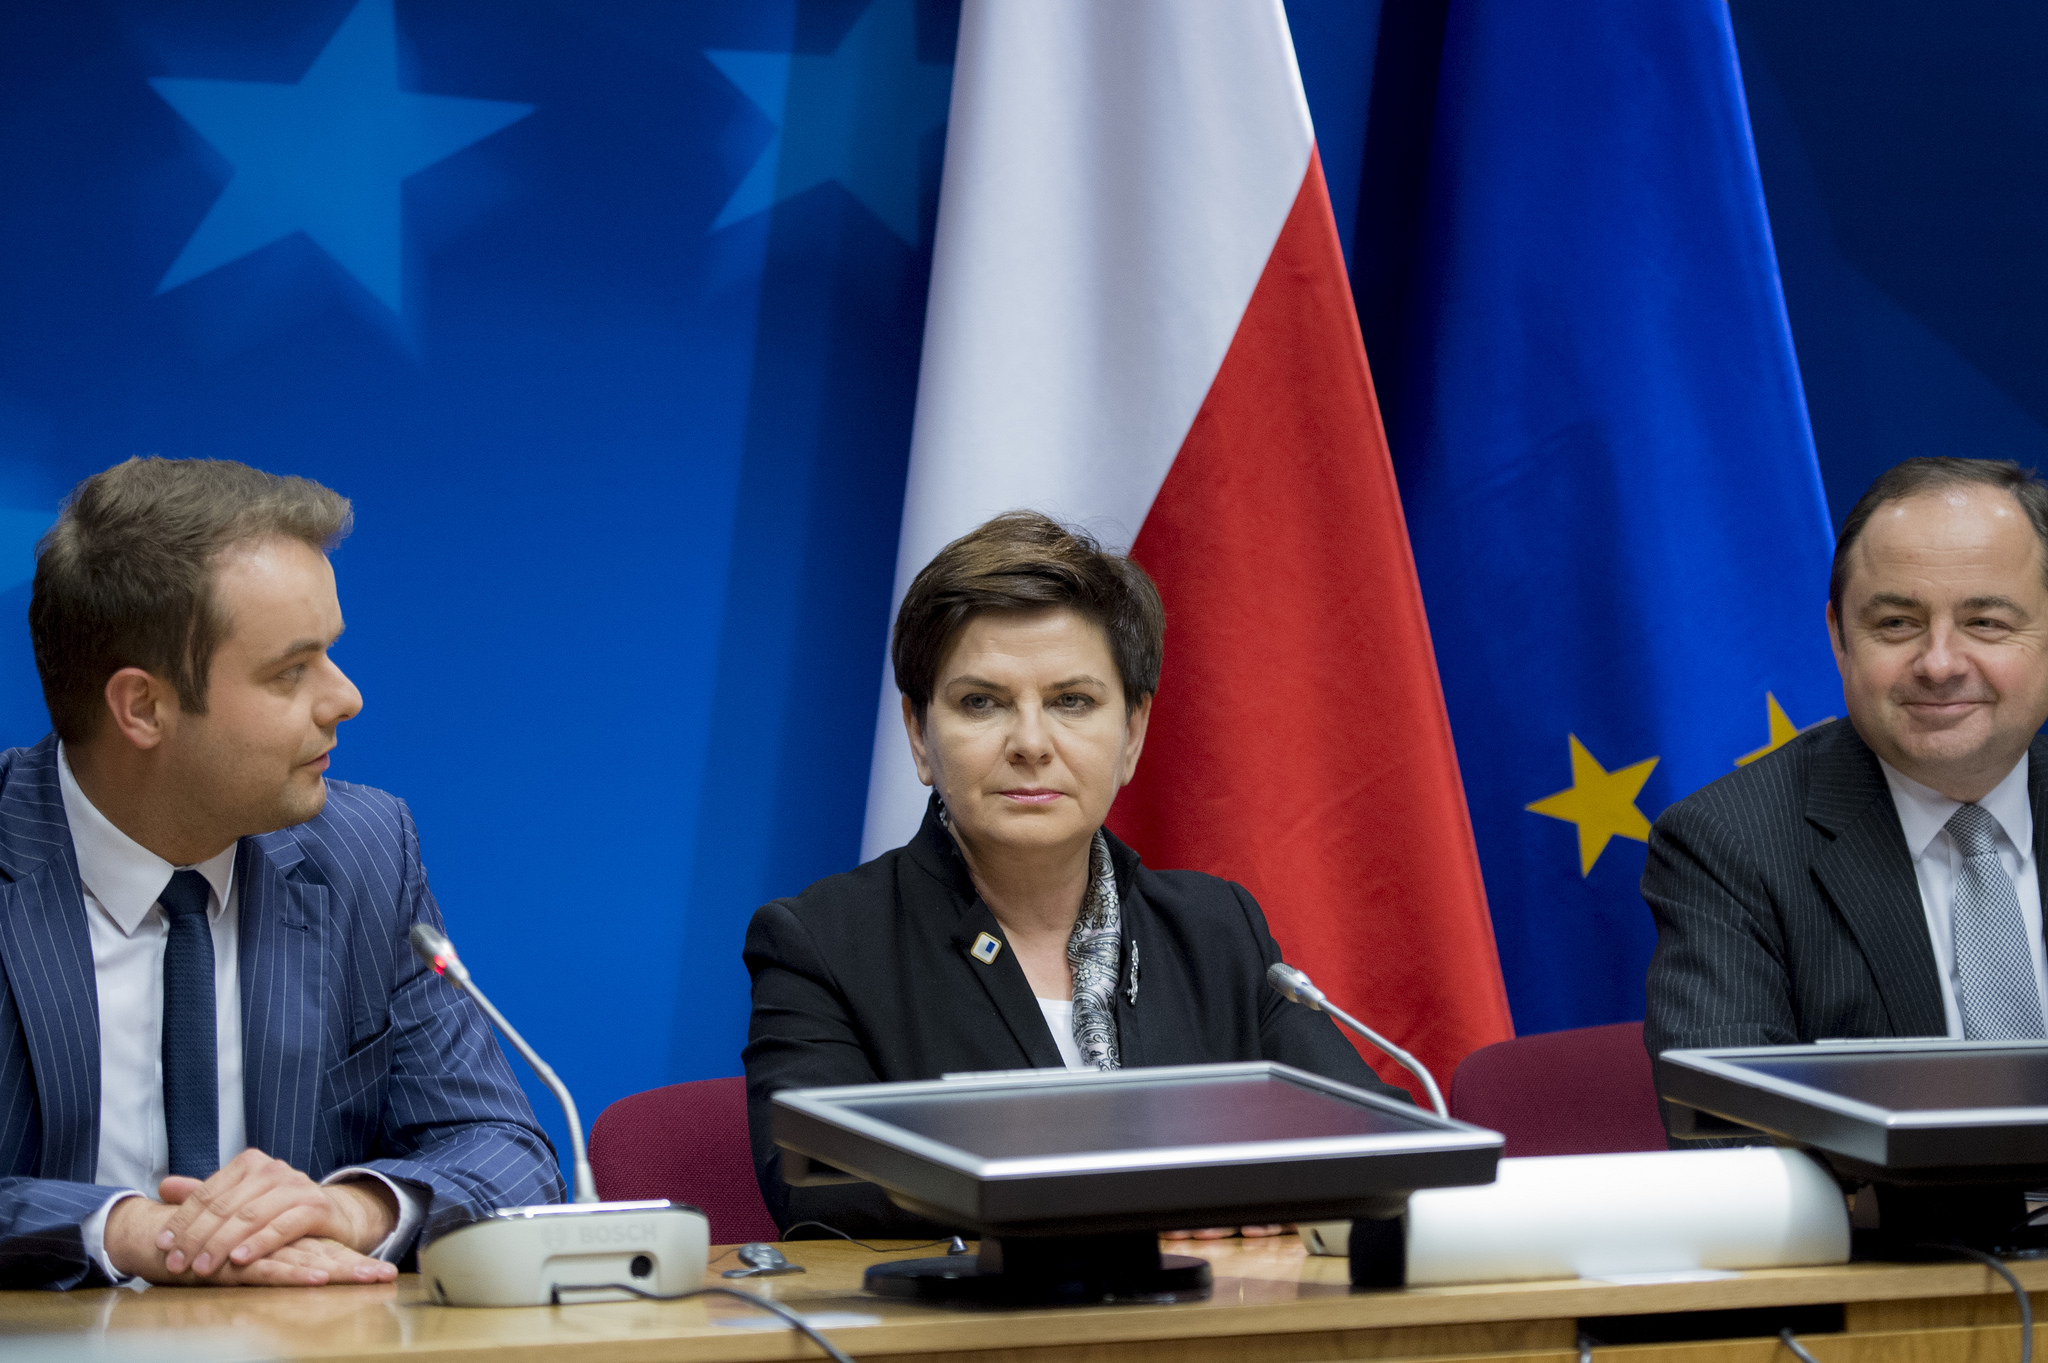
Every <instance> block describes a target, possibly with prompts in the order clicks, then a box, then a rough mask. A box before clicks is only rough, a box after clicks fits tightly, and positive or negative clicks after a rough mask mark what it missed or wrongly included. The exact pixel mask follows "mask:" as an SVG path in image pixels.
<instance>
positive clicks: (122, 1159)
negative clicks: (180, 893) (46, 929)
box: [57, 744, 424, 1281]
mask: <svg viewBox="0 0 2048 1363" xmlns="http://www.w3.org/2000/svg"><path fill="white" fill-rule="evenodd" d="M57 785H58V789H59V790H60V791H61V792H62V794H63V799H64V818H65V821H66V822H67V823H68V824H69V825H70V828H71V848H72V851H73V852H74V853H75V854H76V856H77V858H78V878H79V879H80V880H81V881H82V882H84V887H85V918H86V925H87V928H88V931H89V934H90V937H91V939H92V965H93V983H94V986H95V993H96V994H97V997H98V1003H99V1022H100V1143H99V1152H98V1164H97V1166H96V1168H95V1170H94V1175H93V1182H95V1183H98V1184H101V1185H103V1186H106V1187H113V1188H120V1189H122V1190H123V1191H121V1192H119V1193H116V1194H115V1195H114V1196H112V1197H110V1198H108V1199H107V1201H106V1202H105V1203H103V1204H102V1205H101V1206H100V1208H99V1210H98V1211H96V1212H95V1213H93V1215H92V1216H90V1217H88V1218H87V1219H86V1221H85V1222H84V1224H83V1227H82V1230H83V1232H84V1238H85V1249H86V1252H87V1253H89V1254H90V1255H92V1256H93V1258H95V1259H97V1260H98V1261H99V1264H100V1267H101V1268H102V1269H103V1270H105V1272H106V1273H107V1274H108V1276H110V1277H112V1278H114V1279H115V1280H116V1281H119V1280H121V1274H120V1273H118V1272H116V1271H115V1268H114V1265H113V1261H112V1260H110V1259H109V1258H108V1257H107V1252H106V1230H107V1213H109V1212H110V1211H112V1210H113V1208H114V1204H115V1203H117V1202H119V1201H120V1200H121V1199H122V1198H124V1197H138V1196H142V1195H143V1192H142V1190H144V1189H147V1190H148V1193H149V1195H150V1196H154V1195H155V1192H156V1187H157V1185H158V1184H159V1183H161V1182H163V1180H164V1177H165V1176H166V1175H167V1174H169V1172H170V1158H171V1152H170V1140H169V1137H168V1136H167V1135H166V1134H165V1131H164V1073H163V1012H164V942H165V939H166V937H167V935H168V932H169V928H168V925H167V924H166V922H165V919H164V912H163V910H162V909H161V908H160V907H158V905H157V902H156V901H157V896H158V895H160V894H162V893H163V891H164V888H165V887H166V886H168V885H169V884H170V880H171V873H172V872H174V871H177V870H179V869H181V868H179V867H176V866H173V865H172V864H171V863H170V862H168V861H165V860H164V859H163V858H162V857H160V856H158V855H157V854H156V853H154V852H152V851H150V850H149V849H148V848H146V847H144V846H143V845H142V844H141V843H138V842H136V841H135V839H133V838H131V837H129V836H128V835H127V834H126V833H123V832H122V831H121V830H120V829H118V828H116V827H115V826H114V824H113V821H112V820H110V819H108V818H107V816H106V815H104V814H102V813H100V811H99V809H98V808H97V807H96V806H95V805H94V804H93V803H92V801H91V800H89V799H87V798H86V795H85V792H84V791H83V790H81V789H80V788H79V785H78V778H77V777H75V776H73V775H72V773H71V762H70V759H69V758H67V757H66V756H65V754H64V748H63V745H61V744H59V745H58V748H57ZM190 869H191V870H194V871H197V872H198V873H199V874H200V875H201V876H202V877H204V878H205V880H206V883H207V885H208V887H210V889H211V890H212V893H211V894H210V895H209V896H208V897H207V908H206V920H207V924H208V926H209V927H211V928H212V930H213V1006H214V1040H215V1044H216V1049H217V1051H218V1055H217V1061H218V1066H219V1068H218V1072H217V1078H218V1083H219V1089H218V1093H219V1109H218V1111H219V1114H220V1162H221V1163H222V1164H226V1163H227V1162H228V1161H229V1160H231V1159H233V1158H234V1157H235V1156H236V1155H239V1154H240V1153H241V1152H242V1151H243V1149H244V1148H246V1147H247V1145H248V1143H249V1142H248V1135H247V1132H248V1127H247V1122H246V1119H245V1113H244V1110H243V1107H242V987H241V961H240V950H239V948H240V942H241V916H240V915H241V896H240V894H239V892H238V888H237V886H236V885H235V847H234V846H230V847H228V849H227V850H226V851H224V852H222V853H220V854H219V855H218V856H215V857H211V858H209V859H207V860H206V861H203V862H200V863H199V864H198V865H196V866H193V867H191V868H190ZM365 1177H367V1178H374V1179H376V1180H377V1181H378V1182H380V1183H382V1184H384V1185H385V1186H386V1187H387V1188H389V1189H391V1191H392V1193H393V1195H394V1196H396V1197H397V1199H398V1212H399V1216H398V1228H397V1229H396V1230H395V1231H394V1232H393V1233H392V1235H391V1237H390V1238H389V1239H387V1240H386V1241H385V1242H384V1243H383V1244H381V1245H379V1246H378V1247H377V1257H379V1258H397V1257H399V1256H400V1255H402V1254H403V1253H404V1252H405V1250H406V1248H407V1247H408V1246H409V1245H410V1244H411V1243H412V1237H413V1235H414V1234H415V1233H417V1231H418V1230H419V1225H420V1221H421V1219H422V1218H423V1216H424V1208H422V1207H421V1205H420V1200H419V1198H418V1196H417V1195H416V1194H414V1193H413V1192H412V1191H411V1190H410V1189H407V1188H405V1187H403V1186H402V1185H400V1184H398V1183H395V1182H393V1181H392V1180H390V1179H388V1178H385V1177H384V1176H383V1175H382V1174H379V1173H378V1172H377V1171H375V1170H374V1169H343V1170H339V1171H337V1172H336V1173H334V1174H332V1175H330V1176H329V1177H328V1179H327V1180H326V1181H327V1182H330V1183H332V1182H336V1181H338V1180H343V1179H354V1178H365Z"/></svg>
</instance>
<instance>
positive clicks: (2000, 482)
mask: <svg viewBox="0 0 2048 1363" xmlns="http://www.w3.org/2000/svg"><path fill="white" fill-rule="evenodd" d="M1972 486H1974V487H1995V488H1997V489H1999V490H2000V491H2001V492H2008V493H2011V494H2012V499H2013V500H2014V501H2016V502H2018V503H2019V504H2020V510H2022V511H2024V512H2026V513H2027V520H2028V521H2029V522H2031V523H2032V525H2033V527H2034V537H2035V538H2036V539H2038V540H2039V541H2040V542H2041V554H2042V559H2041V562H2042V568H2043V575H2044V577H2048V483H2044V482H2042V481H2041V479H2040V477H2039V476H2038V475H2036V474H2035V472H2034V470H2032V469H2023V468H2021V467H2020V466H2019V465H2018V464H2015V463H2014V462H2012V460H2010V459H1956V458H1953V457H1951V456H1948V455H1929V456H1925V457H1923V458H1919V459H1907V460H1905V461H1903V462H1901V463H1897V464H1894V465H1892V466H1891V467H1890V468H1888V469H1886V470H1885V471H1884V472H1883V473H1880V474H1878V475H1877V481H1876V482H1874V483H1872V484H1871V485H1870V490H1869V491H1867V492H1865V493H1864V494H1863V495H1862V496H1861V497H1858V498H1857V499H1856V505H1854V506H1852V507H1850V508H1849V516H1848V519H1846V520H1844V521H1843V522H1842V533H1841V535H1840V536H1839V537H1838V538H1837V539H1836V540H1835V562H1834V567H1833V568H1832V569H1831V570H1830V571H1829V573H1828V604H1829V605H1830V606H1832V607H1834V610H1835V628H1836V629H1838V630H1839V629H1840V628H1841V624H1842V590H1843V589H1844V588H1845V587H1847V586H1848V585H1849V551H1850V550H1851V549H1852V548H1854V547H1855V545H1856V541H1857V540H1859V539H1861V538H1862V537H1863V528H1864V527H1865V526H1866V525H1868V524H1870V518H1871V517H1872V516H1875V515H1876V514H1877V512H1878V509H1879V508H1880V507H1883V506H1886V505H1888V504H1889V503H1892V502H1902V501H1904V500H1906V498H1908V497H1916V496H1918V495H1919V494H1921V493H1923V492H1932V491H1934V490H1935V489H1937V488H1945V487H1972Z"/></svg>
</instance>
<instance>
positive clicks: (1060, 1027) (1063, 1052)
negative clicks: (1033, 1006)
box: [1038, 999, 1088, 1070]
mask: <svg viewBox="0 0 2048 1363" xmlns="http://www.w3.org/2000/svg"><path fill="white" fill-rule="evenodd" d="M1038 1011H1039V1012H1041V1013H1043V1014H1045V1025H1046V1026H1047V1027H1049V1028H1050V1029H1051V1030H1052V1044H1053V1045H1055V1046H1057V1047H1059V1048H1060V1059H1061V1060H1064V1061H1065V1062H1066V1064H1067V1068H1068V1069H1070V1070H1085V1069H1087V1068H1088V1062H1087V1061H1086V1060H1083V1059H1082V1058H1081V1043H1080V1042H1078V1041H1076V1040H1074V1001H1073V1000H1072V999H1040V1000H1039V1001H1038Z"/></svg>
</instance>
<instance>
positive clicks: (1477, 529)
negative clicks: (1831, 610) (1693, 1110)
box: [1358, 0, 1841, 1032]
mask: <svg viewBox="0 0 2048 1363" xmlns="http://www.w3.org/2000/svg"><path fill="white" fill-rule="evenodd" d="M1386 69H1387V67H1386V63H1385V62H1384V61H1383V62H1382V63H1381V70H1382V71H1383V72H1384V71H1385V70H1386ZM1378 100H1379V96H1378V95H1376V104H1375V110H1374V116H1375V119H1378V118H1379V117H1380V116H1381V110H1382V104H1381V103H1380V102H1378ZM1433 110H1434V113H1433V124H1432V125H1431V126H1430V127H1429V131H1428V133H1427V135H1426V146H1427V152H1426V156H1425V157H1424V158H1423V159H1422V161H1421V162H1420V164H1419V165H1417V166H1416V167H1415V170H1416V174H1415V175H1414V177H1413V183H1414V184H1415V186H1416V188H1417V193H1418V194H1419V196H1420V198H1419V204H1420V207H1419V216H1418V217H1417V218H1416V220H1415V221H1414V224H1413V226H1414V227H1415V229H1416V230H1415V231H1414V233H1413V238H1412V239H1413V241H1414V242H1415V243H1416V245H1415V247H1414V250H1413V254H1412V257H1411V259H1412V265H1411V266H1410V268H1409V271H1408V274H1407V276H1406V278H1405V279H1404V280H1403V281H1401V287H1400V289H1398V290H1393V291H1389V296H1394V295H1397V294H1398V295H1400V296H1401V297H1400V300H1399V301H1400V307H1399V309H1398V312H1399V316H1398V318H1396V319H1394V320H1393V321H1389V319H1388V318H1387V317H1386V316H1380V317H1376V318H1374V319H1373V320H1372V322H1369V325H1368V330H1369V337H1368V339H1369V340H1370V339H1371V336H1370V332H1371V331H1373V330H1381V331H1390V332H1391V333H1392V336H1393V345H1392V347H1391V351H1390V348H1389V347H1388V346H1385V345H1382V346H1381V347H1380V348H1378V349H1376V350H1375V351H1374V352H1373V353H1374V359H1375V362H1376V366H1377V367H1378V368H1379V369H1380V371H1381V372H1380V377H1381V380H1382V383H1383V391H1384V392H1385V394H1386V398H1387V402H1386V407H1387V419H1388V425H1389V437H1390V441H1391V444H1392V448H1393V454H1394V459H1395V464H1396V469H1397V472H1398V475H1399V477H1400V480H1401V487H1402V496H1403V501H1404V504H1405V509H1406V512H1407V515H1408V523H1409V528H1410V531H1411V533H1412V535H1413V540H1414V547H1415V555H1416V563H1417V567H1418V569H1419V571H1420V574H1421V579H1422V586H1423V591H1424V595H1425V598H1426V600H1427V603H1428V608H1429V617H1430V624H1431V630H1432V633H1433V635H1434V639H1435V644H1436V649H1437V655H1438V660H1439V666H1440V668H1441V670H1442V675H1443V683H1444V692H1445V698H1446V700H1447V702H1448V704H1449V709H1450V716H1451V723H1452V727H1453V730H1454V732H1455V734H1456V737H1457V743H1458V756H1459V761H1460V764H1461V766H1462V769H1463V775H1464V779H1465V786H1466V790H1467V793H1468V798H1469V800H1470V804H1471V812H1472V821H1473V826H1474V831H1475V833H1476V835H1477V838H1478V843H1479V852H1480V860H1481V864H1482V866H1483V868H1484V871H1485V877H1486V885H1487V894H1488V898H1489V901H1490V904H1491V909H1492V913H1493V919H1494V926H1495V930H1496V933H1497V936H1498V939H1499V942H1500V948H1501V953H1500V954H1501V960H1502V963H1503V965H1504V967H1505V968H1506V976H1507V986H1508V993H1509V999H1510V1002H1511V1004H1512V1006H1513V1009H1514V1014H1515V1021H1516V1025H1517V1027H1518V1029H1519V1030H1521V1031H1523V1032H1532V1031H1548V1030H1552V1029H1555V1028H1560V1027H1571V1026H1582V1025H1589V1024H1593V1023H1600V1022H1611V1021H1618V1020H1624V1019H1631V1018H1636V1017H1640V1016H1641V1015H1642V979H1643V969H1644V966H1645V964H1646V963H1647V961H1648V958H1649V952H1650V947H1651V945H1652V942H1653V940H1654V932H1653V929H1652V926H1651V922H1650V918H1649V914H1648V911H1647V910H1646V909H1645V908H1644V906H1643V903H1642V900H1641V897H1640V895H1639V893H1638V890H1637V882H1638V880H1639V879H1640V877H1641V874H1642V869H1643V843H1644V840H1645V839H1646V838H1647V837H1648V834H1649V830H1650V823H1651V821H1652V820H1653V819H1655V818H1656V816H1657V814H1658V813H1659V812H1660V811H1661V810H1662V809H1663V808H1664V807H1665V806H1666V805H1668V804H1670V803H1672V802H1673V801H1676V800H1678V799H1680V798H1682V797H1684V796H1685V795H1687V794H1689V793H1691V792H1692V791H1694V790H1696V789H1698V788H1699V787H1701V786H1703V785H1705V784H1706V783H1707V782H1709V781H1712V780H1714V779H1715V778H1717V777H1719V776H1722V775H1724V774H1726V773H1728V772H1730V771H1732V770H1734V768H1735V766H1736V765H1737V764H1738V763H1739V762H1741V761H1743V760H1744V759H1745V758H1749V757H1752V756H1754V755H1756V754H1759V753H1760V752H1762V751H1765V750H1768V749H1769V748H1770V747H1772V746H1774V745H1776V744H1779V743H1781V742H1783V741H1784V740H1785V739H1787V738H1789V737H1790V736H1791V735H1792V734H1793V733H1795V732H1797V730H1798V729H1799V728H1802V727H1805V726H1807V725H1810V724H1814V723H1817V722H1820V721H1822V720H1825V719H1827V718H1829V717H1831V716H1833V715H1835V714H1839V713H1840V710H1841V692H1840V688H1839V685H1838V683H1837V682H1836V679H1835V674H1834V669H1833V665H1832V660H1831V658H1830V656H1829V651H1828V647H1827V641H1826V634H1825V629H1824V626H1823V621H1822V610H1823V606H1824V604H1825V602H1826V596H1827V572H1828V560H1829V555H1830V552H1831V535H1830V529H1829V521H1828V516H1827V510H1826V504H1825V502H1824V499H1823V496H1822V491H1821V483H1820V475H1819V470H1818V467H1817V465H1816V461H1815V457H1814V450H1813V444H1812V437H1811V435H1810V433H1809V429H1808V425H1807V419H1806V411H1805V405H1804V401H1803V399H1802V396H1801V392H1800V385H1799V375H1798V367H1797V362H1796V360H1795V358H1794V355H1793V349H1792V338H1791V334H1790V331H1789V329H1788V326H1787V322H1786V316H1785V308H1784V302H1783V299H1782V296H1781V293H1780V289H1779V283H1778V274H1777V268H1776V265H1775V263H1774V259H1773V255H1772V249H1771V240H1770V229H1769V224H1768V222H1767V220H1766V217H1765V213H1764V203H1763V196H1762V189H1761V185H1760V182H1759V179H1758V174H1757V166H1756V156H1755V152H1754V149H1753V147H1752V145H1751V140H1750V132H1749V125H1748V120H1747V115H1746V113H1745V110H1744V105H1743V97H1742V88H1741V78H1740V74H1739V71H1738V68H1737V64H1736V55H1735V47H1734V42H1733V38H1732V35H1731V34H1730V31H1729V21H1728V13H1727V9H1726V6H1725V5H1724V4H1723V3H1722V2H1721V0H1671V3H1667V4H1655V5H1645V4H1640V3H1636V2H1635V0H1568V2H1566V3H1560V4H1553V5H1540V6H1531V5H1524V4H1517V3H1511V2H1510V0H1467V2H1463V3H1458V2H1455V0H1454V3H1452V4H1451V5H1450V6H1449V8H1448V11H1447V12H1446V15H1445V23H1444V27H1443V30H1442V48H1441V62H1440V65H1439V66H1438V67H1437V85H1436V89H1435V92H1434V99H1433ZM1380 131H1381V130H1375V132H1374V133H1372V134H1369V136H1377V135H1379V132H1380ZM1372 190H1373V186H1372V185H1371V184H1370V183H1368V185H1367V194H1368V195H1370V194H1371V193H1372ZM1371 249H1372V245H1371V243H1370V241H1369V240H1368V234H1366V233H1364V232H1362V233H1361V237H1360V244H1359V247H1358V250H1359V253H1360V256H1361V257H1365V256H1366V255H1367V253H1368V252H1369V251H1370V250H1371ZM1361 265H1362V267H1363V268H1365V269H1367V270H1371V269H1373V268H1379V269H1380V270H1381V271H1382V274H1384V270H1385V268H1386V262H1385V261H1381V262H1379V265H1378V266H1377V267H1375V266H1373V265H1371V264H1369V263H1367V262H1366V261H1364V260H1363V259H1362V260H1361ZM1367 284H1368V285H1369V284H1370V280H1368V281H1367ZM1369 293H1370V289H1369V288H1365V289H1362V292H1361V304H1362V306H1363V305H1364V304H1365V303H1366V302H1367V299H1368V295H1369ZM1375 324H1376V325H1375ZM1388 358H1391V359H1392V360H1393V362H1392V363H1391V364H1382V363H1380V362H1381V361H1382V360H1383V359H1388Z"/></svg>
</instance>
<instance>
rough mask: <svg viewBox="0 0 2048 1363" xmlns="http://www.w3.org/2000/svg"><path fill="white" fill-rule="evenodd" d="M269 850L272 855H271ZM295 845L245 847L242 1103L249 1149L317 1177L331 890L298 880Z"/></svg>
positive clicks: (241, 875) (241, 879) (240, 879)
mask: <svg viewBox="0 0 2048 1363" xmlns="http://www.w3.org/2000/svg"><path fill="white" fill-rule="evenodd" d="M266 844H268V846H266ZM298 865H299V854H298V846H297V844H296V843H294V842H292V841H291V840H290V839H289V838H262V839H257V838H244V839H243V840H242V847H241V852H240V853H239V855H238V856H237V857H236V861H235V883H236V884H237V885H238V886H239V887H240V895H241V922H240V928H241V949H240V957H239V962H240V969H241V977H242V978H241V991H242V1093H243V1110H244V1113H245V1121H246V1124H247V1130H248V1140H249V1144H250V1145H252V1146H254V1147H255V1148H257V1149H258V1150H261V1151H263V1152H264V1153H265V1154H268V1155H271V1156H274V1157H275V1158H277V1159H281V1160H284V1161H286V1162H287V1163H289V1164H291V1165H293V1166H295V1167H297V1168H300V1169H311V1168H313V1167H314V1157H315V1152H316V1145H317V1141H318V1135H319V1122H318V1111H319V1098H320V1077H321V1075H322V1073H323V1072H324V1070H325V1064H324V1063H323V1062H324V1061H325V1060H326V1058H327V1044H326V1043H327V1028H326V1016H325V1013H324V1011H323V1007H322V1005H323V1003H324V1001H325V999H326V997H327V988H326V984H327V981H326V976H325V970H326V963H327V952H326V948H325V940H324V934H325V930H326V927H327V924H328V919H329V915H328V914H327V912H326V908H327V889H326V887H325V886H323V885H319V884H316V883H312V882H309V881H307V880H305V879H303V878H301V877H300V876H298V875H296V874H294V873H295V872H296V870H297V869H298Z"/></svg>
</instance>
